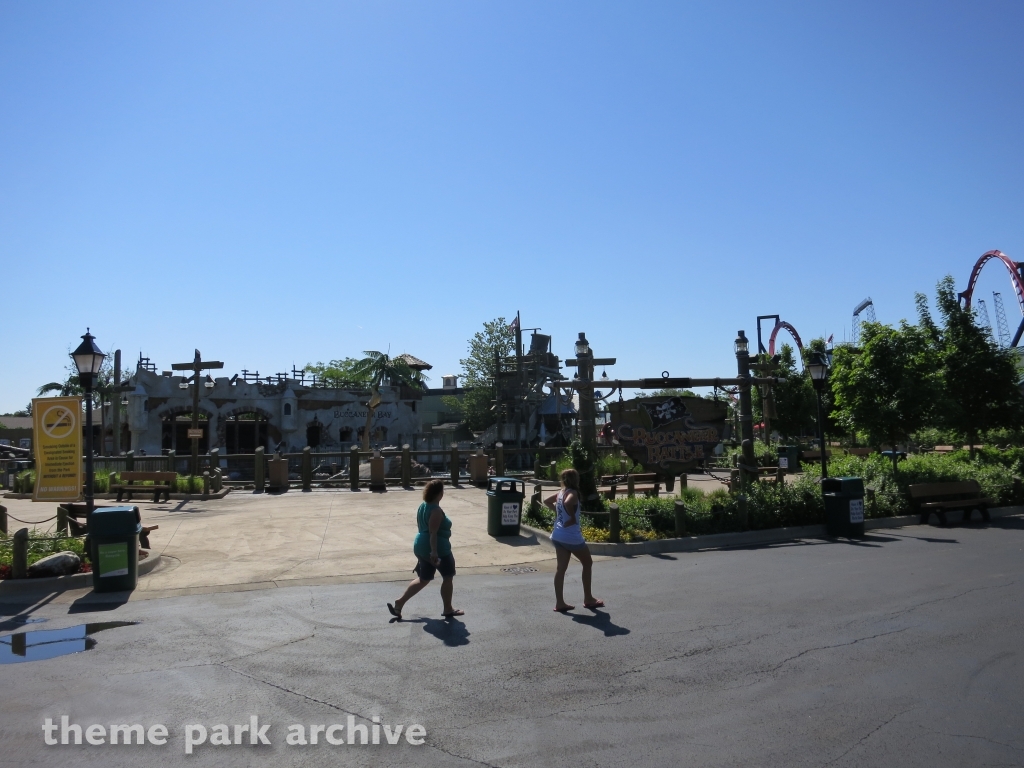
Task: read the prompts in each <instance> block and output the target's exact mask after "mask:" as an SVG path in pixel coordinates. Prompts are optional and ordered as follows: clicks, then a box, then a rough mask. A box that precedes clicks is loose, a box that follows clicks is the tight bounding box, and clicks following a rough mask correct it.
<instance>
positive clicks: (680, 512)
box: [675, 500, 686, 537]
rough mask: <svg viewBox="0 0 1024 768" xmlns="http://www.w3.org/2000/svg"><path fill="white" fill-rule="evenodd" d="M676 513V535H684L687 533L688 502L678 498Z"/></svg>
mask: <svg viewBox="0 0 1024 768" xmlns="http://www.w3.org/2000/svg"><path fill="white" fill-rule="evenodd" d="M675 513H676V536H679V537H682V536H685V535H686V504H684V503H683V502H682V501H679V500H676V503H675Z"/></svg>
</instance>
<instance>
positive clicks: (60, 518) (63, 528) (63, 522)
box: [4, 504, 68, 533]
mask: <svg viewBox="0 0 1024 768" xmlns="http://www.w3.org/2000/svg"><path fill="white" fill-rule="evenodd" d="M5 527H6V526H5ZM4 532H5V533H6V531H4ZM67 532H68V508H67V507H65V506H64V505H63V504H60V505H58V506H57V533H67Z"/></svg>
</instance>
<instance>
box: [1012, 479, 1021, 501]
mask: <svg viewBox="0 0 1024 768" xmlns="http://www.w3.org/2000/svg"><path fill="white" fill-rule="evenodd" d="M1021 486H1022V483H1021V479H1020V478H1019V477H1015V478H1013V500H1014V502H1017V503H1019V502H1020V501H1021V491H1022V487H1021Z"/></svg>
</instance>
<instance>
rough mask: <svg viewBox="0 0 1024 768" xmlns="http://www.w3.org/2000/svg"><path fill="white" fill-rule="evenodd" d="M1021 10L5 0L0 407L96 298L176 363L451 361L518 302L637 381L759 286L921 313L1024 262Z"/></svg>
mask: <svg viewBox="0 0 1024 768" xmlns="http://www.w3.org/2000/svg"><path fill="white" fill-rule="evenodd" d="M1022 31H1024V6H1022V5H1020V4H1019V3H971V4H966V3H937V2H922V3H899V2H879V3H848V4H840V3H796V4H787V3H762V2H750V3H742V2H736V3H681V2H673V3H629V4H625V3H601V2H586V3H584V2H569V3H550V2H544V3H528V2H516V3H444V2H430V3H425V2H424V3H415V2H404V3H362V2H360V3H354V2H353V3H342V2H331V3H301V2H289V3H276V4H268V3H257V2H245V3H216V2H194V3H189V2H175V3H127V2H126V3H112V2H99V3H71V2H52V3H36V2H10V1H8V2H4V3H2V4H0V268H2V272H0V274H2V276H3V277H2V280H3V285H4V286H5V290H4V292H3V293H4V299H5V300H4V302H3V317H4V321H5V322H4V324H3V327H4V328H5V331H6V332H5V333H4V334H3V336H4V345H3V346H4V349H5V354H4V356H3V359H4V361H5V362H4V375H3V377H2V384H0V412H5V411H9V410H12V409H16V408H20V407H23V406H24V405H25V403H26V402H27V401H28V400H29V398H30V397H31V396H32V395H33V393H34V390H35V388H36V387H38V386H39V384H42V383H44V382H47V381H50V380H52V379H55V378H59V377H60V376H61V374H62V371H63V367H64V366H65V364H66V361H67V357H66V353H67V351H68V349H69V348H70V347H72V346H74V345H75V344H76V343H77V341H78V337H79V336H80V335H81V334H82V333H84V332H85V327H86V326H91V328H92V330H93V333H94V334H95V335H96V336H97V338H98V341H99V344H100V346H101V347H103V348H104V349H105V350H109V349H113V348H114V347H119V348H121V349H122V350H123V354H124V356H125V359H126V361H131V360H133V359H134V358H136V357H137V355H138V353H139V351H140V350H141V351H142V352H143V353H144V354H146V355H148V356H149V357H151V358H152V359H153V361H154V362H155V363H156V365H157V367H158V368H160V369H164V368H169V367H170V364H171V363H173V362H179V361H183V360H188V359H191V357H192V351H193V349H194V348H196V347H199V348H200V350H202V352H203V354H204V356H206V357H210V358H217V359H220V360H223V361H225V363H226V369H227V372H228V373H229V374H230V373H234V372H236V371H238V370H240V369H242V368H243V367H245V368H248V369H250V370H256V369H258V370H259V371H260V372H261V373H263V374H268V373H275V372H278V371H286V370H289V369H290V368H291V366H292V365H293V364H295V365H299V366H301V365H303V364H304V363H306V362H310V361H315V360H327V359H330V358H335V357H344V356H358V355H359V354H360V353H361V352H362V351H363V350H368V349H377V350H387V349H388V348H390V350H391V351H392V352H393V353H396V352H403V351H408V352H411V353H413V354H415V355H417V356H418V357H421V358H423V359H425V360H427V361H429V362H431V363H432V364H433V365H434V370H433V372H432V373H433V374H434V381H435V382H436V383H437V384H438V385H439V384H440V375H441V374H442V373H448V372H456V371H457V370H458V368H459V364H458V360H459V358H460V357H463V356H464V354H465V349H466V342H467V339H468V338H469V337H470V336H471V335H472V334H473V333H474V332H475V331H476V330H478V329H479V328H480V327H481V324H482V323H483V322H484V321H485V320H489V319H492V318H495V317H498V316H502V315H503V316H505V317H507V318H509V319H511V318H512V317H513V316H514V315H515V313H516V310H521V312H522V315H523V324H524V326H527V327H533V326H540V327H542V328H543V330H544V332H545V333H551V334H553V336H554V341H555V352H556V353H557V354H559V355H561V356H562V357H566V356H569V355H570V354H571V352H572V342H573V340H574V339H575V337H576V334H577V333H578V332H579V331H586V332H587V335H588V338H589V339H590V340H591V343H592V345H593V347H594V350H595V352H596V353H597V354H598V355H601V356H615V357H617V358H618V360H619V364H618V365H616V366H615V367H614V368H613V369H610V370H609V373H610V374H613V375H614V374H617V375H620V376H650V375H657V374H658V373H660V372H661V371H662V370H668V371H670V372H671V374H672V375H674V376H675V375H680V376H681V375H690V376H717V375H732V374H733V372H734V371H735V360H734V358H733V356H732V340H733V338H734V337H735V333H736V330H737V329H739V328H744V329H746V330H747V332H748V335H753V333H754V330H755V318H756V316H757V315H759V314H776V313H777V314H780V315H782V317H783V318H784V319H786V320H788V321H790V322H791V323H793V324H794V325H795V326H796V328H797V329H798V330H799V331H800V333H801V334H802V335H803V336H804V337H805V338H810V337H813V336H818V335H828V334H829V333H835V334H836V338H837V339H841V338H842V337H843V335H844V333H849V327H850V317H851V313H852V309H853V307H854V305H855V304H857V303H858V302H859V301H860V300H861V299H863V298H864V297H865V296H871V297H872V298H873V299H874V301H875V305H876V308H877V313H878V319H879V320H882V321H884V322H896V321H898V320H899V319H900V318H902V317H913V312H914V307H913V294H914V292H915V291H925V292H928V293H930V294H931V293H933V292H934V285H935V283H936V282H937V281H938V280H939V279H940V278H941V277H942V276H943V275H945V274H947V273H951V274H953V275H954V277H955V278H956V280H957V283H958V286H959V287H960V288H962V287H963V286H964V283H965V282H966V280H967V276H968V274H969V272H970V269H971V266H972V264H973V262H974V260H975V259H976V258H977V257H978V256H979V255H980V254H981V253H983V252H984V251H986V250H989V249H992V248H999V249H1001V250H1003V251H1005V252H1007V253H1008V254H1010V256H1011V257H1015V258H1019V259H1021V260H1024V241H1022V238H1024V233H1022V231H1021V220H1022V219H1021V203H1022V200H1024V195H1022V191H1021V190H1022V186H1021V185H1022V170H1024V163H1022V159H1024V144H1022V142H1021V135H1022V134H1021V126H1022V125H1024V120H1022V117H1024V114H1022V113H1024V106H1022V96H1024V82H1022V80H1024V61H1022V57H1024V53H1022V49H1021V46H1020V45H1019V40H1020V37H1021V33H1022ZM981 282H982V284H981V286H980V288H979V291H981V292H983V293H984V295H985V296H988V295H989V294H990V293H991V291H992V290H999V291H1002V293H1003V298H1004V300H1005V302H1006V308H1007V314H1008V316H1009V318H1010V324H1011V326H1015V325H1016V324H1017V322H1018V321H1019V317H1020V310H1019V308H1018V306H1017V305H1016V303H1015V299H1014V297H1013V293H1012V290H1011V289H1010V285H1009V280H1007V279H1006V276H1005V274H1000V273H998V271H997V268H996V267H994V266H990V267H989V268H988V269H987V270H986V271H985V272H984V273H983V276H982V281H981ZM979 295H982V294H979ZM990 306H991V305H990Z"/></svg>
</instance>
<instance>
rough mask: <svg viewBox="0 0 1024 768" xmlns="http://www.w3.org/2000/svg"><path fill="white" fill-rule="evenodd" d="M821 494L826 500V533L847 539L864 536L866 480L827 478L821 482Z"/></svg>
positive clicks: (858, 478) (857, 478)
mask: <svg viewBox="0 0 1024 768" xmlns="http://www.w3.org/2000/svg"><path fill="white" fill-rule="evenodd" d="M821 493H822V496H823V497H824V498H825V532H826V533H827V534H828V535H829V536H844V537H847V538H859V537H861V536H863V535H864V480H863V479H862V478H860V477H827V478H825V479H824V480H822V481H821Z"/></svg>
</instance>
